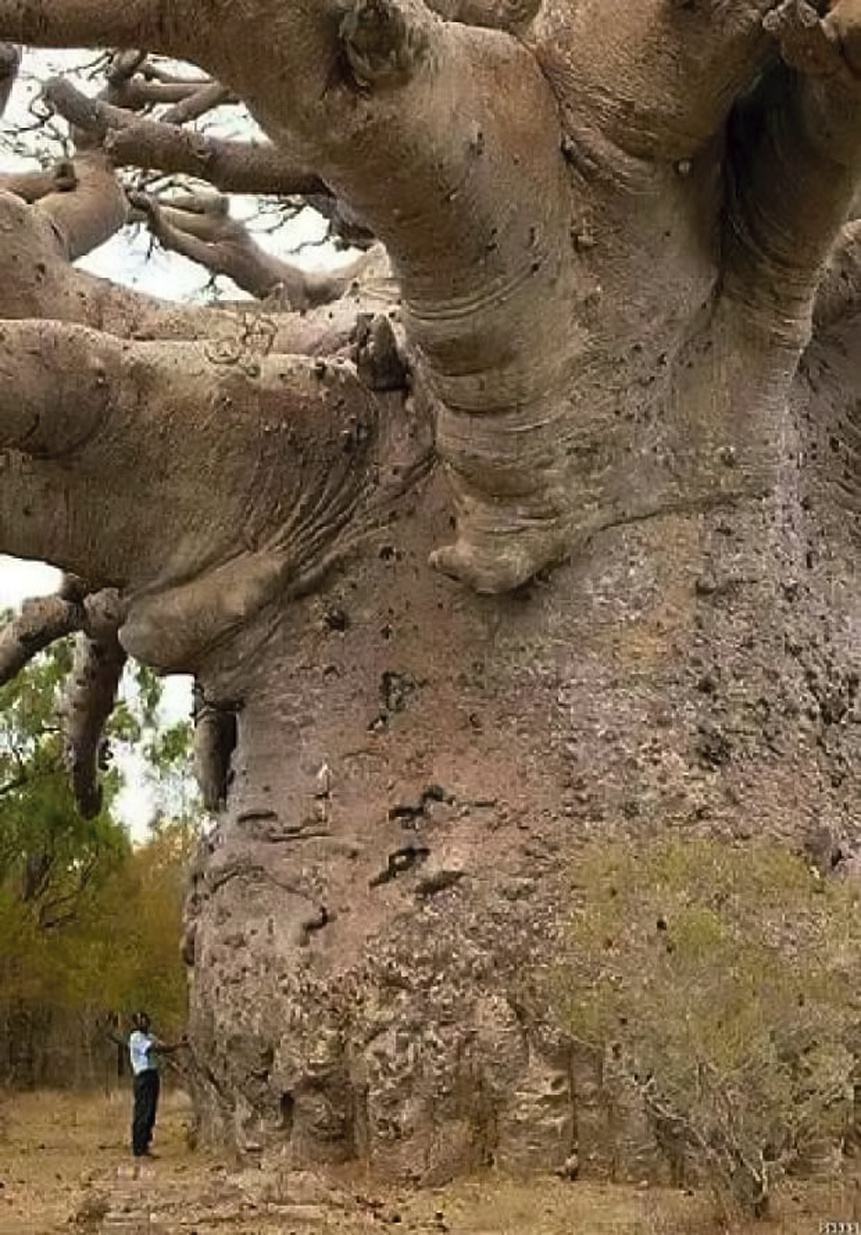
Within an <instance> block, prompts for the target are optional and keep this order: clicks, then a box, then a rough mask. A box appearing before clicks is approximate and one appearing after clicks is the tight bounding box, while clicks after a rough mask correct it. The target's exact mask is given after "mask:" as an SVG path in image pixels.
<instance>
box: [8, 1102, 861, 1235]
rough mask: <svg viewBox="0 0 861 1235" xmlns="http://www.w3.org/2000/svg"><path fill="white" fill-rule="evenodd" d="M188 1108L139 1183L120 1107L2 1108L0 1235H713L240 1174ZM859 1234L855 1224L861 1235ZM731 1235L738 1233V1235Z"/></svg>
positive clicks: (547, 1200)
mask: <svg viewBox="0 0 861 1235" xmlns="http://www.w3.org/2000/svg"><path fill="white" fill-rule="evenodd" d="M188 1115H189V1110H188V1104H187V1102H186V1100H185V1099H184V1097H183V1096H182V1095H181V1094H173V1095H168V1097H167V1099H166V1101H165V1102H164V1103H163V1107H162V1112H161V1116H160V1120H159V1128H158V1144H157V1146H156V1148H157V1150H158V1152H159V1155H160V1156H159V1159H158V1161H155V1162H152V1163H148V1164H147V1166H146V1167H145V1168H144V1169H143V1171H142V1172H141V1173H140V1175H139V1176H138V1177H137V1178H135V1177H134V1173H133V1170H132V1166H131V1163H130V1159H129V1156H128V1150H127V1146H126V1140H127V1125H128V1119H129V1095H128V1094H126V1093H119V1094H115V1095H113V1096H111V1097H108V1098H92V1097H90V1098H79V1097H74V1096H71V1095H67V1094H61V1095H56V1094H45V1093H42V1094H28V1095H23V1096H16V1097H14V1098H7V1099H6V1100H5V1101H3V1102H0V1235H51V1233H53V1232H59V1231H64V1232H66V1235H84V1233H85V1232H90V1233H91V1235H97V1233H99V1232H104V1233H105V1235H107V1233H108V1232H110V1233H112V1235H174V1233H176V1235H216V1233H218V1235H270V1233H271V1235H274V1233H275V1232H279V1233H280V1235H290V1233H291V1232H293V1233H294V1235H312V1233H313V1232H317V1231H321V1230H323V1231H331V1232H333V1233H335V1235H389V1233H390V1235H394V1232H396V1231H401V1232H404V1233H405V1235H406V1233H409V1235H431V1233H437V1235H446V1233H447V1232H448V1233H450V1235H515V1233H516V1235H717V1232H719V1231H721V1230H723V1227H722V1225H721V1224H718V1223H716V1222H715V1220H714V1218H713V1216H712V1215H711V1213H710V1208H709V1205H708V1202H707V1200H706V1199H705V1198H700V1197H695V1196H690V1195H687V1194H685V1193H683V1192H678V1191H676V1192H670V1191H663V1190H658V1189H626V1188H614V1187H605V1186H599V1185H595V1184H588V1183H584V1182H577V1183H566V1182H562V1181H560V1180H556V1179H539V1180H532V1181H531V1182H529V1183H517V1182H515V1181H510V1180H504V1179H500V1178H498V1177H496V1176H492V1175H487V1176H482V1177H478V1178H475V1179H472V1180H470V1181H468V1182H465V1183H461V1184H458V1185H456V1186H452V1187H448V1188H444V1189H435V1190H429V1191H426V1192H423V1193H419V1194H400V1193H396V1192H393V1191H387V1190H386V1189H384V1188H381V1187H379V1186H377V1185H374V1184H373V1183H372V1182H371V1181H369V1180H368V1179H366V1178H364V1177H363V1176H361V1175H360V1174H357V1173H352V1174H350V1175H340V1176H338V1177H337V1178H334V1177H333V1178H329V1179H326V1180H323V1179H321V1178H320V1177H318V1176H312V1175H308V1174H305V1173H301V1172H295V1171H286V1170H283V1169H280V1170H279V1169H278V1168H277V1167H273V1166H269V1167H266V1168H264V1169H259V1170H258V1169H253V1170H249V1169H244V1170H239V1169H237V1168H236V1167H235V1165H231V1164H228V1163H225V1162H223V1161H220V1160H219V1159H218V1158H217V1157H214V1156H213V1155H211V1154H207V1153H203V1152H200V1151H197V1152H191V1151H190V1150H189V1148H188V1146H187V1143H186V1126H187V1121H188ZM853 1208H854V1205H853V1202H852V1196H851V1193H849V1192H847V1191H844V1190H841V1191H837V1190H835V1189H833V1188H831V1189H829V1188H818V1189H817V1188H814V1187H806V1188H805V1189H803V1190H802V1189H799V1188H797V1187H789V1188H787V1189H786V1190H785V1193H784V1195H783V1196H782V1198H781V1202H780V1204H779V1206H778V1211H777V1213H776V1214H775V1216H774V1219H773V1220H771V1221H769V1222H766V1223H757V1224H756V1225H755V1226H751V1227H749V1228H743V1235H754V1232H755V1233H756V1235H776V1233H777V1232H780V1235H815V1233H816V1232H818V1231H820V1230H824V1229H825V1223H826V1222H827V1221H828V1220H833V1221H837V1220H841V1219H842V1220H843V1221H849V1220H852V1219H857V1218H859V1217H861V1214H856V1213H853ZM849 1229H851V1228H849ZM858 1229H859V1231H861V1224H859V1227H858ZM739 1235H741V1230H740V1232H739Z"/></svg>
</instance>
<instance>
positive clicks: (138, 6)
mask: <svg viewBox="0 0 861 1235" xmlns="http://www.w3.org/2000/svg"><path fill="white" fill-rule="evenodd" d="M192 7H193V6H190V5H189V4H188V3H187V2H186V0H173V2H172V3H171V4H169V5H166V4H164V3H162V0H124V2H123V3H120V4H118V3H116V0H0V37H2V38H4V39H8V40H10V41H11V42H15V43H24V44H29V45H31V46H33V47H122V48H131V47H147V48H149V49H150V51H154V52H162V53H164V54H165V55H176V56H183V55H185V54H187V53H189V52H190V50H191V49H190V46H189V34H190V31H189V29H188V18H189V16H190V13H189V10H190V9H191V8H192Z"/></svg>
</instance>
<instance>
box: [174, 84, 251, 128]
mask: <svg viewBox="0 0 861 1235" xmlns="http://www.w3.org/2000/svg"><path fill="white" fill-rule="evenodd" d="M235 102H236V99H235V98H234V96H233V95H232V94H231V92H230V91H229V90H228V89H227V88H226V87H225V86H222V84H221V82H218V81H209V82H204V83H203V84H202V85H200V86H199V87H198V88H197V89H195V90H193V91H192V92H191V93H190V94H189V95H188V96H187V98H185V99H183V100H182V102H180V103H177V104H176V106H174V107H171V108H170V109H169V110H168V111H166V112H164V114H163V115H162V116H161V117H160V119H161V123H162V124H175V125H181V124H189V123H190V122H191V121H193V120H199V119H200V117H201V116H205V115H206V113H207V112H208V111H212V110H213V108H215V107H222V106H223V105H224V104H225V103H235Z"/></svg>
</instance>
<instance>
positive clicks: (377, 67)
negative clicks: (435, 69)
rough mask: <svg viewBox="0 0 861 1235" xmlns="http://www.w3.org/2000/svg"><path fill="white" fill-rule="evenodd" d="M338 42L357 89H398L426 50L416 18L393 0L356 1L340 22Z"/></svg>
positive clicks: (422, 28) (421, 25) (423, 27)
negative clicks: (392, 86)
mask: <svg viewBox="0 0 861 1235" xmlns="http://www.w3.org/2000/svg"><path fill="white" fill-rule="evenodd" d="M341 40H342V43H343V47H344V51H345V53H346V56H347V60H348V62H349V65H350V68H351V69H352V71H353V75H354V77H355V79H356V81H357V83H358V84H359V86H366V87H370V86H385V85H399V84H400V83H402V82H404V81H406V80H407V78H409V77H410V75H411V74H412V72H413V70H414V69H415V68H416V67H417V66H418V65H419V64H420V63H421V61H422V60H423V59H424V58H425V57H426V55H427V54H428V50H429V40H428V35H427V26H426V24H425V22H423V21H421V20H420V19H419V14H418V13H417V12H416V11H415V10H414V9H411V8H410V7H409V6H407V5H402V4H397V3H395V2H394V0H358V3H356V4H354V5H353V7H352V8H351V9H350V10H349V11H348V12H347V13H346V14H345V16H344V17H343V19H342V21H341Z"/></svg>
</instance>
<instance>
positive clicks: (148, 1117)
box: [132, 1068, 159, 1158]
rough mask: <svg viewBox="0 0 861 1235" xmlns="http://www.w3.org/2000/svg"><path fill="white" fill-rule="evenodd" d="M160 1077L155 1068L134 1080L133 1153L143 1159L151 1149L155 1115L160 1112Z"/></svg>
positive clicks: (139, 1074) (148, 1069) (140, 1074)
mask: <svg viewBox="0 0 861 1235" xmlns="http://www.w3.org/2000/svg"><path fill="white" fill-rule="evenodd" d="M158 1091H159V1076H158V1072H156V1070H155V1068H147V1070H146V1072H139V1073H138V1075H137V1076H136V1077H135V1079H134V1094H135V1109H134V1115H133V1117H132V1153H133V1154H134V1156H135V1157H136V1158H140V1157H142V1155H143V1154H145V1153H146V1151H147V1150H148V1149H149V1143H150V1141H151V1140H152V1130H153V1128H154V1127H155V1113H156V1111H157V1110H158Z"/></svg>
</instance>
